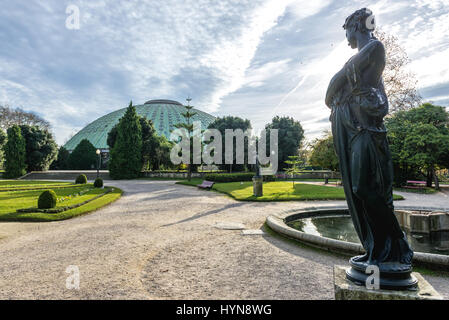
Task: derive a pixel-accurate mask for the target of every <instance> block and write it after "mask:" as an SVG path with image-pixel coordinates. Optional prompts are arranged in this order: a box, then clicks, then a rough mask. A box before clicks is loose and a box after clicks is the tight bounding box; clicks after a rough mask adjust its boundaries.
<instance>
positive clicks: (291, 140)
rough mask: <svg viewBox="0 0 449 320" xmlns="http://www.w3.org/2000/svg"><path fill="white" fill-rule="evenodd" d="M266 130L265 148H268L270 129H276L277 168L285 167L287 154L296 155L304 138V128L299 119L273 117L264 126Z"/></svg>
mask: <svg viewBox="0 0 449 320" xmlns="http://www.w3.org/2000/svg"><path fill="white" fill-rule="evenodd" d="M265 129H266V131H267V149H266V150H270V148H269V146H270V138H269V137H270V131H271V130H272V129H278V130H279V131H278V169H279V170H283V169H285V168H286V166H287V165H286V163H285V161H287V160H288V157H289V156H297V155H298V152H299V148H300V146H301V143H302V140H303V139H304V130H303V128H302V126H301V123H300V122H299V121H296V120H295V119H293V118H291V117H279V116H276V117H274V118H273V120H272V121H271V123H269V124H267V125H266V126H265Z"/></svg>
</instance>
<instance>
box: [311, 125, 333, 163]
mask: <svg viewBox="0 0 449 320" xmlns="http://www.w3.org/2000/svg"><path fill="white" fill-rule="evenodd" d="M311 148H312V152H311V155H310V159H309V162H310V165H312V166H318V167H322V168H326V169H329V170H332V171H336V170H338V158H337V154H336V153H335V148H334V139H333V137H332V134H331V133H330V132H326V133H325V135H324V137H322V138H319V139H315V141H314V142H313V143H312V146H311Z"/></svg>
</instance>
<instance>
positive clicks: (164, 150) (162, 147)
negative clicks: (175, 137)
mask: <svg viewBox="0 0 449 320" xmlns="http://www.w3.org/2000/svg"><path fill="white" fill-rule="evenodd" d="M172 146H173V144H172V143H171V142H170V141H168V140H167V138H165V137H164V136H159V135H156V139H155V140H154V146H153V147H152V149H151V150H152V152H151V153H150V158H149V163H150V169H151V170H159V169H161V168H162V167H164V168H169V167H171V166H173V164H172V162H171V160H170V150H171V148H172Z"/></svg>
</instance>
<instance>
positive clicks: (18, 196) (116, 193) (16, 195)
mask: <svg viewBox="0 0 449 320" xmlns="http://www.w3.org/2000/svg"><path fill="white" fill-rule="evenodd" d="M9 182H11V181H9ZM27 182H28V181H27ZM32 182H34V181H29V183H26V185H27V186H29V187H30V188H32V187H33V185H34V187H35V188H42V187H43V185H46V186H47V188H46V189H51V188H52V187H54V186H55V185H57V184H58V182H53V183H51V182H47V181H45V183H42V182H41V181H36V182H35V184H33V183H32ZM3 185H6V184H5V183H3ZM15 186H16V187H17V188H21V187H23V185H20V184H18V183H16V184H15ZM105 188H108V187H105ZM110 188H111V189H112V192H110V193H107V194H105V195H103V196H102V197H100V198H98V199H95V200H93V201H90V202H89V203H86V204H84V205H82V206H80V207H78V208H74V209H70V210H67V211H64V212H60V213H42V212H34V213H19V212H16V211H17V210H18V209H26V208H33V207H37V199H38V197H39V195H40V194H41V193H42V192H43V191H42V189H39V190H38V189H35V190H19V191H4V192H0V221H57V220H64V219H69V218H72V217H75V216H79V215H82V214H85V213H88V212H91V211H94V210H96V209H98V208H101V207H102V206H105V205H106V204H108V203H111V202H113V201H115V200H117V199H118V198H119V197H120V196H121V194H122V190H120V189H118V188H114V187H110ZM53 191H55V193H56V196H57V198H58V199H62V198H64V201H60V200H59V201H58V202H57V204H56V207H67V206H72V205H75V204H79V203H82V202H84V201H88V200H91V199H93V198H95V197H97V196H99V195H101V194H103V193H104V192H105V191H106V190H104V189H98V188H94V187H93V184H91V183H90V184H83V185H74V186H70V184H69V183H67V187H64V188H58V187H56V188H54V189H53ZM81 191H83V192H84V193H83V194H81V195H77V194H79V192H81Z"/></svg>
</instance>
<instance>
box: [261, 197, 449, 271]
mask: <svg viewBox="0 0 449 320" xmlns="http://www.w3.org/2000/svg"><path fill="white" fill-rule="evenodd" d="M347 209H348V207H346V206H334V207H320V208H316V207H309V208H305V209H300V210H298V209H293V210H288V211H284V212H282V213H279V214H273V215H270V216H268V217H267V218H266V223H267V225H268V226H269V227H270V228H271V229H273V230H274V231H276V232H278V233H280V234H281V235H284V236H287V237H289V238H293V239H296V240H299V241H302V242H305V243H307V244H309V245H312V246H314V247H318V248H321V249H325V250H328V251H334V252H338V253H342V254H363V253H364V252H365V251H364V250H363V247H362V245H361V244H358V243H351V242H346V241H341V240H335V239H331V238H325V237H320V236H316V235H312V234H307V233H305V232H302V231H299V230H296V229H293V228H291V227H289V226H288V225H287V224H286V223H285V222H286V221H292V220H295V219H297V218H299V217H304V218H306V217H310V216H311V214H308V213H311V212H316V211H318V210H319V211H320V212H323V211H329V214H332V213H333V212H334V214H336V213H335V211H341V210H347ZM395 209H397V210H412V209H413V210H420V208H417V207H411V206H397V207H395ZM421 209H422V210H436V211H439V210H440V211H449V209H448V208H435V207H422V208H421ZM413 261H414V262H417V263H421V264H424V265H426V266H430V267H434V268H435V267H436V268H438V269H441V268H442V267H445V269H446V270H447V268H448V267H449V256H448V255H441V254H434V253H424V252H415V253H414V256H413Z"/></svg>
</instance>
